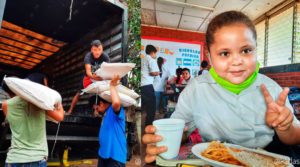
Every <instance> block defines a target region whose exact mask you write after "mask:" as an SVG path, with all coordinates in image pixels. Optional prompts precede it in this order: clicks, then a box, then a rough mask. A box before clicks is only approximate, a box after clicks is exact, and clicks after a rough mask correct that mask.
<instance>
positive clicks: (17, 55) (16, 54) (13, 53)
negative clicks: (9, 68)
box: [0, 48, 43, 62]
mask: <svg viewBox="0 0 300 167" xmlns="http://www.w3.org/2000/svg"><path fill="white" fill-rule="evenodd" d="M1 50H2V51H1ZM0 53H10V54H12V55H15V57H19V55H21V57H24V56H25V57H28V58H30V59H31V60H32V61H39V62H40V61H42V60H43V59H38V58H35V57H32V56H30V55H26V54H22V53H18V52H14V51H11V50H7V49H2V48H0Z"/></svg>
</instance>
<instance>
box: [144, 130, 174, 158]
mask: <svg viewBox="0 0 300 167" xmlns="http://www.w3.org/2000/svg"><path fill="white" fill-rule="evenodd" d="M155 131H156V128H155V126H153V125H148V126H147V127H146V128H145V135H144V136H143V139H142V141H143V143H144V144H147V148H146V156H145V162H146V163H151V162H153V161H155V159H156V156H157V155H158V154H160V153H163V152H166V151H167V150H168V148H167V146H160V147H156V145H155V144H156V143H157V142H160V141H161V140H162V137H161V136H160V135H155V134H154V133H155Z"/></svg>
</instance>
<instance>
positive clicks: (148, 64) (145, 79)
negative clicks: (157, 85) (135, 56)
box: [141, 55, 159, 86]
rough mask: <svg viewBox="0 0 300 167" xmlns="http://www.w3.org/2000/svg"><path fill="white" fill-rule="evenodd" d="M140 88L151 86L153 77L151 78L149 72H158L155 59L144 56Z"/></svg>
mask: <svg viewBox="0 0 300 167" xmlns="http://www.w3.org/2000/svg"><path fill="white" fill-rule="evenodd" d="M141 65H142V67H141V74H142V78H141V86H145V85H152V84H153V81H154V76H151V75H150V73H151V72H159V68H158V65H157V62H156V60H155V59H153V58H152V57H151V56H149V55H146V56H145V57H144V58H142V62H141Z"/></svg>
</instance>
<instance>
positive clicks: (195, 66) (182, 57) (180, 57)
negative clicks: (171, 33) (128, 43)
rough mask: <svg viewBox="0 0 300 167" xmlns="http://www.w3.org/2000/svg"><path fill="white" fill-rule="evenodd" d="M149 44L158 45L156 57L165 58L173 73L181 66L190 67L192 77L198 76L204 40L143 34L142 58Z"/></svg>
mask: <svg viewBox="0 0 300 167" xmlns="http://www.w3.org/2000/svg"><path fill="white" fill-rule="evenodd" d="M149 44H151V45H153V46H154V47H156V49H157V53H156V58H158V57H162V58H164V59H165V67H167V69H168V70H169V71H170V73H171V75H174V76H175V75H176V69H177V68H178V67H181V68H188V69H190V71H191V75H192V77H194V76H197V74H198V71H199V70H200V62H202V60H203V53H202V52H203V43H202V42H195V41H184V40H175V39H166V38H157V37H148V36H142V41H141V46H142V47H141V52H142V53H141V58H143V57H144V56H145V55H146V52H145V49H146V46H147V45H149Z"/></svg>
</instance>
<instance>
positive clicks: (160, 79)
mask: <svg viewBox="0 0 300 167" xmlns="http://www.w3.org/2000/svg"><path fill="white" fill-rule="evenodd" d="M170 75H171V73H170V71H169V70H168V69H166V66H165V64H163V65H162V75H161V76H160V75H158V76H155V78H154V82H153V88H154V91H156V92H163V91H164V89H165V85H166V84H167V79H168V78H169V76H170Z"/></svg>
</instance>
